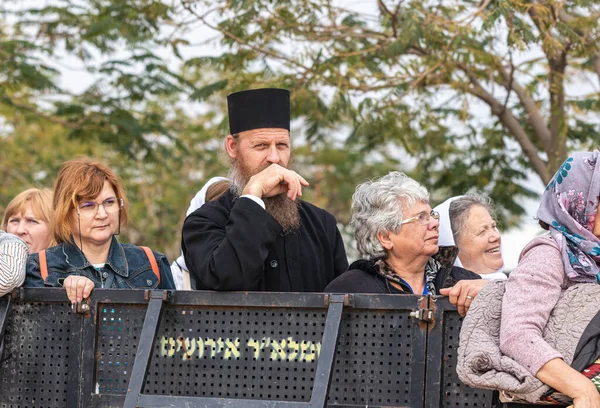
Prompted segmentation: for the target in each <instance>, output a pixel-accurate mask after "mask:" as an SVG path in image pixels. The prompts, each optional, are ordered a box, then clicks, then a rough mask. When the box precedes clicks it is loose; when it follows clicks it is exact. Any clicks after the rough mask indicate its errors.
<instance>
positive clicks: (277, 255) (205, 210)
mask: <svg viewBox="0 0 600 408" xmlns="http://www.w3.org/2000/svg"><path fill="white" fill-rule="evenodd" d="M299 207H300V208H299V211H300V223H301V227H300V229H299V230H297V231H292V232H288V233H287V234H283V232H282V230H283V228H282V227H281V225H279V223H278V222H277V221H276V220H275V218H273V217H272V216H271V215H270V214H269V213H268V212H266V211H265V210H264V209H263V208H261V206H260V205H258V204H257V203H255V202H254V201H252V200H250V199H248V198H237V199H235V198H234V195H233V194H232V193H231V192H230V191H228V192H226V193H225V194H223V195H222V196H221V197H220V198H219V199H218V200H217V201H213V202H210V203H207V204H205V205H203V206H202V207H200V208H199V209H198V210H196V211H195V212H193V213H192V214H190V215H189V217H188V218H187V219H186V220H185V223H184V225H183V233H182V236H183V239H182V245H181V246H182V249H183V254H184V256H185V262H186V264H187V266H188V268H189V271H190V277H191V279H192V280H193V281H195V285H196V286H195V287H196V289H209V290H222V291H225V290H251V291H270V292H322V291H323V289H324V288H325V286H327V284H328V283H329V282H331V281H332V280H333V279H335V277H337V276H338V275H340V274H341V273H342V272H344V271H345V270H346V269H347V267H348V259H347V258H346V251H345V249H344V243H343V241H342V237H341V235H340V232H339V231H338V229H337V226H336V220H335V217H334V216H333V215H331V214H329V213H328V212H327V211H325V210H322V209H320V208H318V207H316V206H314V205H312V204H309V203H306V202H304V201H300V206H299Z"/></svg>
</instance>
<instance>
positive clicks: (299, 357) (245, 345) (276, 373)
mask: <svg viewBox="0 0 600 408" xmlns="http://www.w3.org/2000/svg"><path fill="white" fill-rule="evenodd" d="M325 317H326V310H325V309H323V310H318V309H312V310H309V309H301V308H299V309H290V308H269V309H259V308H250V309H248V308H246V309H241V308H229V307H218V308H216V307H185V308H183V307H179V308H178V309H177V310H176V309H174V308H172V307H171V308H167V309H166V310H165V312H164V313H163V318H162V320H161V324H160V328H159V331H158V336H157V338H156V340H155V350H154V353H153V356H152V357H151V360H150V364H149V372H148V376H147V379H146V385H145V388H144V393H145V394H166V395H190V396H205V397H223V398H242V399H265V400H291V401H309V400H310V395H311V391H312V384H313V381H314V374H315V369H316V363H317V359H318V355H319V352H320V347H321V338H322V336H323V328H324V322H325Z"/></svg>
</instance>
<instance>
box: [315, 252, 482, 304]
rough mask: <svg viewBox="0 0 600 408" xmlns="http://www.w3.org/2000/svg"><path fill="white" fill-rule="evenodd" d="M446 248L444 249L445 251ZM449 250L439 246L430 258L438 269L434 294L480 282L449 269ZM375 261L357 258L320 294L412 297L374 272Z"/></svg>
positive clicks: (459, 270)
mask: <svg viewBox="0 0 600 408" xmlns="http://www.w3.org/2000/svg"><path fill="white" fill-rule="evenodd" d="M446 248H448V249H446ZM451 248H453V247H440V252H438V253H437V254H436V255H434V256H433V257H432V258H434V259H436V260H437V261H438V265H439V268H438V269H437V270H436V271H434V273H435V274H436V275H435V280H434V285H435V288H436V289H437V291H438V292H439V289H442V288H449V287H452V286H454V285H455V284H456V282H458V281H460V280H470V279H481V276H479V275H478V274H476V273H474V272H471V271H469V270H467V269H464V268H461V267H458V266H453V264H454V259H455V258H456V256H449V254H451V251H452V252H455V253H456V254H458V252H457V251H453V250H452V249H451ZM375 262H376V260H367V259H359V260H358V261H355V262H353V263H352V264H351V265H350V267H349V268H348V271H347V272H345V273H343V274H341V275H340V276H339V277H337V278H336V279H335V280H333V281H332V282H331V283H330V284H329V285H327V287H326V288H325V290H324V292H326V293H392V294H413V291H412V289H411V287H410V286H408V284H402V283H400V285H401V287H402V289H398V288H397V287H395V286H394V285H392V284H391V283H390V282H389V281H388V280H387V279H385V278H384V277H383V276H381V275H380V274H379V272H378V268H379V267H378V266H377V265H376V264H375Z"/></svg>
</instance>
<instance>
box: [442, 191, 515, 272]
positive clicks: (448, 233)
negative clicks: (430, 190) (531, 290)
mask: <svg viewBox="0 0 600 408" xmlns="http://www.w3.org/2000/svg"><path fill="white" fill-rule="evenodd" d="M435 209H436V210H437V211H439V212H440V245H456V246H458V249H459V252H458V257H457V258H456V260H455V262H454V265H456V266H462V267H464V268H466V269H468V270H470V271H473V272H475V273H478V274H479V275H481V277H482V278H484V279H487V280H496V279H501V280H505V279H506V275H505V274H504V273H503V272H502V271H503V269H504V260H503V259H502V245H501V244H502V238H501V236H500V232H499V231H498V227H497V225H496V220H495V219H494V207H493V204H492V200H491V199H490V198H489V197H488V196H486V195H484V194H482V193H479V192H476V191H474V192H470V193H467V194H465V195H462V196H457V197H451V198H449V199H447V200H446V201H444V202H443V203H442V204H440V205H438V206H437V207H435Z"/></svg>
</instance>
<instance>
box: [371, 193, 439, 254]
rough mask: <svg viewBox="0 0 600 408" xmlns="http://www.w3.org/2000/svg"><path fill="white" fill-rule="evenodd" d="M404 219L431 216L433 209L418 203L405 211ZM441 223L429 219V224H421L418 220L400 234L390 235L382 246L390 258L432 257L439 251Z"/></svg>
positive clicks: (403, 227)
mask: <svg viewBox="0 0 600 408" xmlns="http://www.w3.org/2000/svg"><path fill="white" fill-rule="evenodd" d="M403 212H404V219H405V220H408V219H409V218H412V217H415V216H418V215H419V214H421V213H426V214H429V213H430V212H431V207H430V206H429V204H427V203H424V202H418V203H417V204H415V205H414V206H412V207H410V208H407V209H405V210H404V211H403ZM439 225H440V222H439V221H438V220H436V219H434V218H429V222H428V223H427V224H421V223H420V222H419V221H418V220H415V221H414V222H408V223H406V224H403V225H402V227H401V228H400V232H399V233H397V234H395V233H389V237H388V238H387V239H386V240H383V241H382V240H381V239H380V241H381V244H382V245H383V247H384V248H385V249H386V250H387V253H388V256H389V257H395V258H407V259H410V258H417V257H421V256H425V257H431V256H433V255H435V254H436V253H437V251H438V249H439V248H438V238H439V233H438V227H439Z"/></svg>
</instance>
